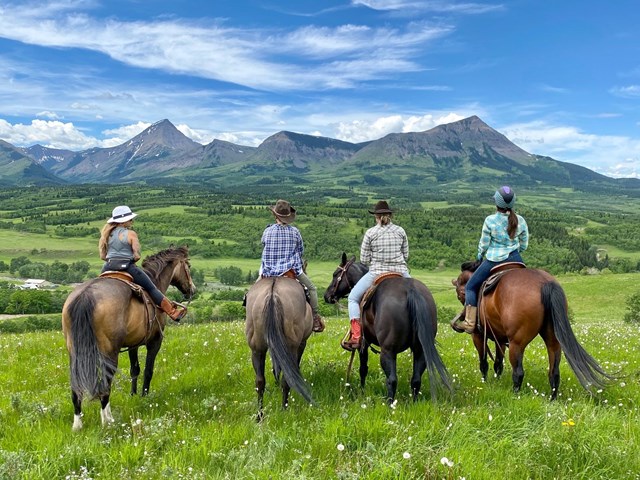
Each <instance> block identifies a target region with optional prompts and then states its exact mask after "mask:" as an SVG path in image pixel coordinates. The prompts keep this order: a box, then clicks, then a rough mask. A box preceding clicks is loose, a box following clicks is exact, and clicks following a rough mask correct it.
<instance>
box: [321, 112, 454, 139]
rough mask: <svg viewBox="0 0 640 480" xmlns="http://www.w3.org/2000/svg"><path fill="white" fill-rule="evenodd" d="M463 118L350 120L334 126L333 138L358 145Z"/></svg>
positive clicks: (401, 117) (391, 116)
mask: <svg viewBox="0 0 640 480" xmlns="http://www.w3.org/2000/svg"><path fill="white" fill-rule="evenodd" d="M463 118H465V117H464V116H462V115H459V114H456V113H449V114H446V115H442V116H437V117H436V116H434V115H422V116H415V115H412V116H403V115H390V116H386V117H378V118H373V119H371V120H352V121H351V122H339V123H338V124H337V125H336V126H335V130H334V131H335V133H334V135H333V136H334V138H338V139H340V140H344V141H346V142H352V143H360V142H366V141H369V140H377V139H378V138H382V137H384V136H385V135H388V134H389V133H400V132H402V133H407V132H422V131H425V130H429V129H431V128H433V127H435V126H437V125H443V124H445V123H451V122H455V121H457V120H462V119H463Z"/></svg>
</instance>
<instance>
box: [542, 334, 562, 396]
mask: <svg viewBox="0 0 640 480" xmlns="http://www.w3.org/2000/svg"><path fill="white" fill-rule="evenodd" d="M540 335H541V336H542V339H543V340H544V343H545V345H546V346H547V354H548V355H549V385H550V387H551V400H555V399H556V397H557V396H558V389H559V388H560V358H561V357H562V348H561V347H560V342H558V339H557V338H556V335H555V333H554V332H553V329H547V330H546V331H544V332H541V334H540Z"/></svg>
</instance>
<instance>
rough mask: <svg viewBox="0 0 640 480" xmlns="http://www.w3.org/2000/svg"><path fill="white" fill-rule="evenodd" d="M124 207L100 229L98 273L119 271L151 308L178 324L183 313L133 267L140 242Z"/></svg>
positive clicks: (114, 210)
mask: <svg viewBox="0 0 640 480" xmlns="http://www.w3.org/2000/svg"><path fill="white" fill-rule="evenodd" d="M137 216H138V215H137V214H136V213H133V212H132V211H131V209H130V208H129V207H127V206H126V205H121V206H118V207H116V208H114V209H113V212H112V215H111V218H110V219H109V220H107V223H106V224H105V226H104V227H102V231H101V232H100V241H99V243H98V249H99V251H100V258H101V259H102V260H104V261H105V262H106V263H105V264H104V267H102V271H103V272H105V271H107V270H122V271H125V272H127V273H128V274H129V275H131V276H132V277H133V281H134V282H135V283H136V284H138V285H140V286H141V287H142V288H144V289H145V290H146V291H147V292H148V293H149V295H150V296H151V298H152V299H153V301H154V302H155V304H156V305H157V306H158V307H160V309H162V311H163V312H165V313H166V314H167V315H169V317H170V318H171V319H172V320H175V321H179V320H180V319H181V318H182V317H184V315H185V314H186V309H185V308H184V307H181V306H180V305H177V304H176V303H175V302H171V301H170V300H169V299H168V298H167V297H165V296H164V295H163V293H162V292H161V291H160V290H158V288H157V287H156V286H155V285H154V284H153V282H152V281H151V279H150V278H149V276H148V275H147V274H146V273H145V271H144V270H142V268H140V267H138V266H137V265H136V262H137V261H138V260H140V250H141V248H140V241H139V240H138V234H137V233H136V232H134V231H133V230H132V228H131V226H132V224H133V219H134V218H135V217H137Z"/></svg>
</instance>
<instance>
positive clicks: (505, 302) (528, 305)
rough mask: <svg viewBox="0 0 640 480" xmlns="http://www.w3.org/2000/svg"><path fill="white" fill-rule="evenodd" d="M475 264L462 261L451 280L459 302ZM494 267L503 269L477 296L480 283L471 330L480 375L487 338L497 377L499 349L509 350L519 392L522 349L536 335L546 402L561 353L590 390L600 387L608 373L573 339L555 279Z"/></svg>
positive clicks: (483, 369)
mask: <svg viewBox="0 0 640 480" xmlns="http://www.w3.org/2000/svg"><path fill="white" fill-rule="evenodd" d="M480 263H481V261H471V262H465V263H463V264H462V266H461V273H460V275H459V276H458V278H457V279H455V280H452V283H453V285H454V286H455V287H456V295H457V297H458V300H460V302H461V303H462V304H463V305H464V301H465V285H466V283H467V282H468V281H469V279H470V278H471V276H472V275H473V272H474V271H475V270H476V269H477V268H478V266H480ZM519 265H520V264H519ZM520 266H521V265H520ZM499 267H502V268H501V270H504V271H503V273H502V276H501V277H500V279H499V282H498V283H497V285H496V286H495V287H494V288H493V289H491V290H490V291H489V292H488V293H487V294H485V295H482V290H483V287H481V288H480V294H479V296H478V297H479V299H480V301H479V305H478V321H477V323H476V329H475V331H474V332H473V333H472V338H473V344H474V345H475V347H476V350H477V351H478V356H479V359H480V372H481V373H482V378H483V379H484V380H486V378H487V371H488V369H489V364H488V362H487V353H490V352H489V349H488V343H487V340H493V341H494V342H495V344H496V356H495V360H494V366H493V368H494V371H495V373H496V376H498V377H499V376H500V375H501V374H502V370H503V362H504V352H505V349H506V348H508V349H509V362H510V363H511V368H512V380H513V391H514V392H518V391H520V387H521V386H522V380H523V378H524V368H523V357H524V351H525V348H526V347H527V345H529V343H530V342H531V341H532V340H533V339H534V338H535V337H536V336H537V335H540V337H542V340H543V341H544V343H545V345H546V347H547V353H548V356H549V384H550V386H551V400H555V399H556V397H557V395H558V388H559V386H560V358H561V356H562V352H564V354H565V357H566V359H567V362H568V363H569V366H570V367H571V369H572V370H573V372H574V373H575V375H576V377H577V378H578V381H579V382H580V384H581V385H582V386H583V387H584V388H585V389H586V390H587V391H589V392H591V390H592V389H593V387H598V388H602V387H604V386H605V385H606V384H607V383H608V381H609V380H611V379H612V378H613V376H611V375H609V374H607V373H606V372H605V371H604V370H603V369H602V367H601V366H600V365H599V364H598V362H596V360H594V358H593V357H592V356H591V355H589V354H588V353H587V351H586V350H585V349H584V348H583V347H582V346H581V345H580V343H579V342H578V340H577V339H576V336H575V334H574V333H573V330H572V329H571V324H570V323H569V314H568V305H567V298H566V296H565V293H564V290H563V289H562V287H561V286H560V284H559V283H558V282H557V281H556V279H555V278H554V277H553V276H552V275H551V274H549V273H548V272H546V271H544V270H539V269H534V268H512V269H508V268H506V267H508V266H507V265H504V266H499ZM495 269H498V267H496V268H494V270H495Z"/></svg>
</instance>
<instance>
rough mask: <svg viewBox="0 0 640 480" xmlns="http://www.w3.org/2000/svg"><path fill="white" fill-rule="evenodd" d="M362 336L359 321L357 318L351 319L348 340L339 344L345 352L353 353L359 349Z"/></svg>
mask: <svg viewBox="0 0 640 480" xmlns="http://www.w3.org/2000/svg"><path fill="white" fill-rule="evenodd" d="M361 336H362V328H361V327H360V320H359V319H358V318H352V319H351V330H350V331H349V339H348V340H346V341H345V340H343V341H342V342H340V345H341V346H342V348H344V349H345V350H348V351H350V352H353V351H354V350H358V349H359V348H360V339H361Z"/></svg>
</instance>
